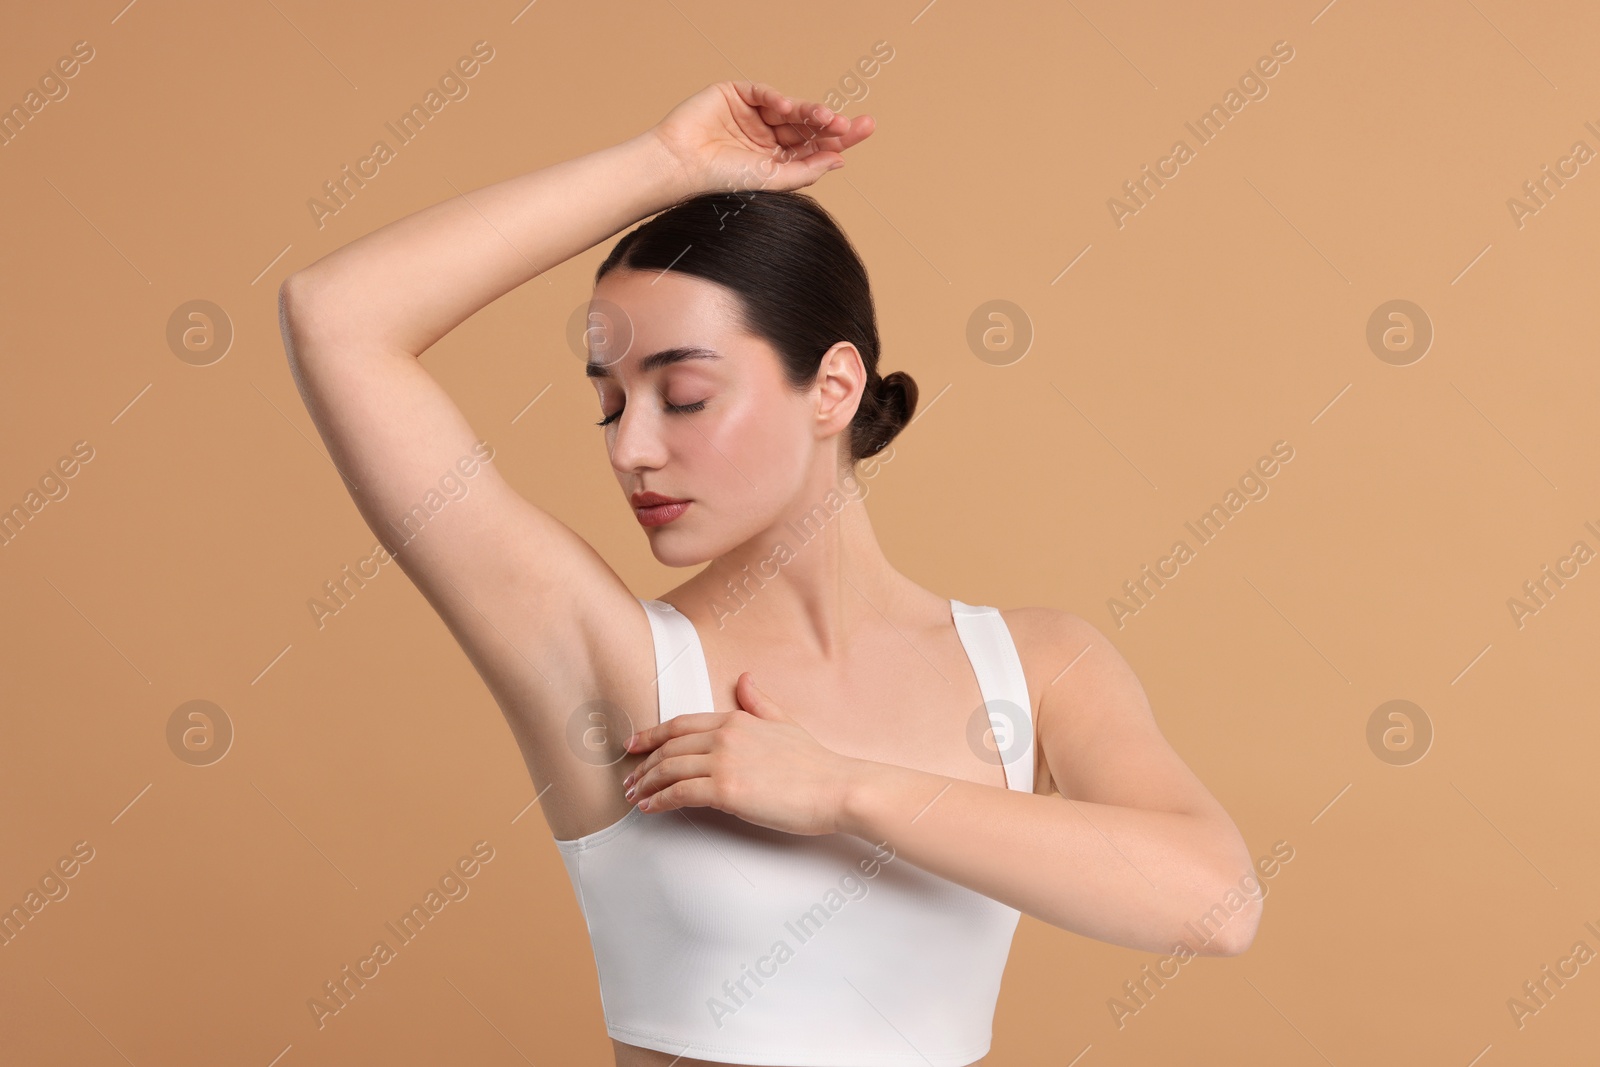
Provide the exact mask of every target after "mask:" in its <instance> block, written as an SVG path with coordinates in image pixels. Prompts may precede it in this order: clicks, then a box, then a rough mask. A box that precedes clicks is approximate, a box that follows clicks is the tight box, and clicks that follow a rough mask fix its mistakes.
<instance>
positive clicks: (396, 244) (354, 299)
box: [291, 131, 693, 355]
mask: <svg viewBox="0 0 1600 1067" xmlns="http://www.w3.org/2000/svg"><path fill="white" fill-rule="evenodd" d="M692 191H693V190H690V189H688V188H686V187H685V185H684V179H683V178H682V176H681V170H680V169H679V168H678V167H677V165H676V164H675V163H674V162H673V161H672V160H671V158H670V156H669V154H668V153H667V152H666V151H665V149H664V148H663V147H662V145H661V143H660V142H659V140H657V139H656V138H655V137H654V136H653V135H652V134H651V133H649V132H648V131H647V132H646V133H643V134H640V135H639V136H637V137H633V138H630V139H629V140H626V141H623V142H621V143H620V144H616V145H612V146H611V147H609V148H604V149H601V150H599V151H597V152H591V153H589V154H588V155H583V156H578V157H576V158H573V159H568V160H563V161H562V162H559V163H555V164H552V165H550V166H548V167H544V168H542V169H540V170H535V171H531V172H529V173H526V174H521V175H518V176H517V177H515V178H509V179H507V180H505V181H501V182H497V183H495V184H493V185H488V186H484V187H482V188H480V189H476V190H473V191H471V192H468V193H467V194H466V196H465V197H461V196H455V197H451V198H450V199H448V200H445V201H442V202H440V203H437V204H434V205H432V206H430V207H427V208H424V209H422V210H421V211H418V212H415V213H413V214H411V215H408V216H406V217H405V218H402V219H399V220H397V221H395V222H391V223H389V224H388V225H386V226H383V227H382V228H380V229H378V230H375V231H373V232H372V233H369V234H367V235H365V236H363V237H360V238H358V239H356V240H354V241H352V242H350V243H349V244H346V245H344V246H342V247H340V248H338V249H336V250H334V251H333V252H330V253H329V254H328V255H326V256H323V257H322V258H321V259H319V260H317V261H316V262H315V263H312V264H311V265H310V266H308V267H306V268H304V269H303V270H301V271H298V272H297V273H296V274H295V275H294V276H293V281H292V283H291V284H292V285H293V286H294V287H295V288H296V291H297V298H298V299H297V300H296V301H295V306H296V307H297V309H298V310H299V311H300V312H301V313H302V314H308V315H310V316H312V317H318V316H323V317H327V318H328V319H329V321H328V322H327V323H325V325H333V324H334V322H333V320H334V319H336V325H337V328H338V331H339V333H340V334H341V335H342V336H346V337H359V338H360V339H361V341H362V343H363V344H370V345H374V346H379V347H382V348H385V349H391V350H396V351H403V352H406V353H409V354H411V355H420V354H421V353H422V352H424V351H426V350H427V349H428V348H429V347H430V346H432V345H433V343H434V342H435V341H437V340H438V339H439V338H441V337H443V336H444V335H445V334H447V333H449V332H450V331H451V330H453V329H454V328H455V327H456V326H457V325H459V324H460V323H461V322H463V321H465V320H466V319H467V318H469V317H470V316H471V315H472V314H473V313H474V312H476V311H478V310H479V309H480V308H482V307H484V306H486V305H487V304H490V303H492V302H493V301H495V300H496V299H498V298H499V297H501V296H503V295H505V294H506V293H508V292H510V291H511V290H512V289H515V288H516V287H517V286H519V285H521V284H522V283H523V282H526V281H528V280H529V279H531V278H534V277H536V276H538V275H539V274H541V273H543V272H544V271H546V270H549V269H550V268H551V267H554V266H556V265H557V264H560V263H562V262H564V261H565V260H567V259H569V258H571V257H572V256H575V255H577V254H578V253H580V252H583V251H584V250H586V249H588V248H591V247H593V246H594V245H596V244H598V243H599V242H601V241H603V240H605V239H606V238H607V237H610V236H612V235H613V234H616V233H618V232H619V231H621V230H623V229H625V228H626V227H628V226H630V225H632V224H633V223H635V222H638V221H639V220H640V219H643V218H646V217H647V216H649V215H652V214H654V213H656V212H658V211H661V210H663V209H665V208H667V207H669V206H671V205H672V204H673V203H674V202H675V201H676V200H677V199H678V198H679V197H680V196H682V195H685V194H686V193H689V192H692ZM309 325H312V326H315V325H317V324H316V323H311V324H309Z"/></svg>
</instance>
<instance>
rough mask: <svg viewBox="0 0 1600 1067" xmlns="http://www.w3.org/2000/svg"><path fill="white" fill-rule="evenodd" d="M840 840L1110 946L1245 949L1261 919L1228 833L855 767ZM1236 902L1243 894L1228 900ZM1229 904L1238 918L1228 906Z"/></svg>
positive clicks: (1194, 821) (1177, 820)
mask: <svg viewBox="0 0 1600 1067" xmlns="http://www.w3.org/2000/svg"><path fill="white" fill-rule="evenodd" d="M852 769H853V774H852V775H851V778H850V784H849V786H848V787H847V789H846V794H845V798H844V801H843V810H842V812H841V818H840V820H839V829H840V830H841V831H842V832H844V833H849V834H852V835H854V836H857V837H860V838H863V839H864V840H866V841H869V842H872V843H874V844H876V843H879V842H887V843H888V846H889V847H890V848H892V849H893V850H894V852H895V855H896V856H897V857H899V858H903V859H907V860H909V861H910V862H911V863H913V864H914V865H916V866H918V867H921V868H923V869H924V870H927V871H930V872H932V873H933V874H936V875H939V876H940V877H942V878H946V879H948V880H950V881H952V882H956V883H957V884H959V885H963V886H966V887H967V888H969V889H972V890H974V891H976V892H979V893H982V894H984V895H985V896H988V897H992V898H994V899H995V900H998V901H1000V902H1001V903H1003V904H1007V905H1010V906H1011V907H1014V908H1016V909H1017V910H1019V911H1023V912H1026V913H1028V914H1029V915H1032V916H1034V917H1035V918H1038V919H1041V920H1042V921H1044V922H1047V923H1050V924H1051V925H1053V926H1059V927H1062V928H1063V929H1067V930H1072V931H1074V932H1076V933H1080V934H1083V935H1085V936H1087V937H1093V938H1095V939H1097V940H1101V941H1108V942H1110V943H1112V944H1116V945H1123V946H1127V947H1129V948H1138V949H1143V950H1147V951H1153V952H1154V951H1160V952H1170V951H1172V949H1173V946H1174V943H1175V942H1177V941H1178V940H1180V939H1181V940H1183V941H1184V942H1186V943H1187V944H1188V946H1189V949H1190V951H1192V952H1194V953H1196V954H1200V955H1227V954H1231V953H1233V952H1237V951H1242V950H1243V948H1244V946H1246V945H1248V944H1249V942H1250V940H1251V938H1252V937H1253V936H1254V931H1255V926H1256V923H1257V922H1258V921H1259V917H1260V910H1259V905H1258V902H1257V901H1255V900H1251V899H1248V898H1246V899H1245V900H1244V903H1243V904H1240V903H1239V901H1240V899H1241V898H1242V897H1244V896H1245V895H1244V894H1243V893H1241V892H1240V890H1239V886H1238V883H1239V881H1240V879H1241V878H1242V877H1243V876H1244V875H1246V874H1248V873H1251V871H1252V868H1251V863H1250V858H1249V855H1248V853H1247V852H1246V851H1245V849H1244V843H1243V841H1242V840H1240V838H1239V835H1238V832H1237V830H1235V829H1234V828H1233V827H1232V825H1231V824H1224V823H1223V822H1221V821H1218V820H1208V819H1203V818H1201V817H1199V816H1195V815H1186V814H1178V813H1174V812H1165V811H1145V810H1141V809H1136V808H1126V807H1116V806H1112V805H1107V804H1091V803H1087V802H1083V801H1073V800H1067V799H1065V798H1062V797H1047V796H1040V795H1037V794H1034V793H1023V792H1021V791H1018V790H1009V789H1001V788H998V787H996V786H989V785H983V784H980V783H977V782H969V781H965V780H962V779H956V778H949V777H946V776H944V775H939V774H930V773H928V772H925V771H918V770H913V769H911V768H908V767H897V766H892V765H890V764H886V763H877V762H873V761H867V760H859V761H855V763H854V764H853V768H852ZM1230 890H1232V893H1231V895H1230ZM1230 902H1231V906H1230Z"/></svg>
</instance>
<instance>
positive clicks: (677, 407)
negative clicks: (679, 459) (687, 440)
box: [595, 400, 706, 426]
mask: <svg viewBox="0 0 1600 1067" xmlns="http://www.w3.org/2000/svg"><path fill="white" fill-rule="evenodd" d="M705 406H706V402H705V401H704V400H696V401H695V402H694V403H693V404H668V405H667V410H668V411H669V412H671V413H672V414H674V415H692V414H694V413H695V412H696V411H699V410H700V409H701V408H703V407H705ZM621 417H622V408H618V409H617V410H616V411H614V412H612V413H611V414H610V415H607V416H606V417H605V418H603V419H601V420H600V421H599V422H597V423H595V425H596V426H609V425H610V424H611V423H613V422H616V421H617V420H618V419H619V418H621Z"/></svg>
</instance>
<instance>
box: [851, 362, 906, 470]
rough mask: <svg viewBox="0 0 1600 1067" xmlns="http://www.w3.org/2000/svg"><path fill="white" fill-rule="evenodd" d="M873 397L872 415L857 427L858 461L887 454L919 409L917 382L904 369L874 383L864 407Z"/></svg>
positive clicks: (865, 399)
mask: <svg viewBox="0 0 1600 1067" xmlns="http://www.w3.org/2000/svg"><path fill="white" fill-rule="evenodd" d="M869 398H870V403H871V413H870V416H869V417H868V418H866V419H865V420H864V421H862V422H860V423H858V424H857V425H856V426H855V427H854V429H855V430H856V432H857V438H858V441H859V442H860V443H859V447H858V448H857V450H856V451H857V458H858V459H866V458H867V457H868V456H875V455H877V454H878V453H879V452H881V451H883V450H884V449H885V448H887V447H888V445H889V442H890V441H893V440H894V438H895V436H896V435H897V434H899V432H900V431H901V430H903V429H904V428H905V425H906V423H908V422H910V421H911V416H912V415H913V414H914V413H915V412H916V410H917V383H916V381H915V380H914V379H913V378H912V377H911V375H909V374H907V373H906V372H905V371H903V370H897V371H891V372H890V373H888V374H886V375H884V376H883V377H882V378H879V379H878V380H877V381H876V382H873V383H872V387H871V389H870V390H868V391H867V393H866V394H865V395H864V396H863V398H862V403H863V406H865V405H866V404H867V403H868V402H869Z"/></svg>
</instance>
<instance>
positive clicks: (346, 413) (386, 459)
mask: <svg viewBox="0 0 1600 1067" xmlns="http://www.w3.org/2000/svg"><path fill="white" fill-rule="evenodd" d="M798 107H799V105H797V104H795V103H794V102H793V101H790V100H789V99H788V98H786V97H783V96H782V95H781V94H779V93H777V92H776V91H775V90H772V89H771V88H770V87H767V86H763V85H759V84H756V83H750V82H724V83H717V84H715V85H711V86H707V87H706V88H705V89H703V90H701V91H700V92H698V93H696V94H695V95H694V96H691V97H690V98H689V99H687V100H685V101H684V102H683V103H681V104H679V105H678V106H677V107H676V108H674V109H673V110H672V111H671V112H670V113H668V115H667V116H666V117H665V118H664V119H662V121H661V122H660V123H658V124H657V125H656V126H654V127H652V128H651V129H649V130H647V131H646V132H644V133H642V134H639V135H638V136H635V137H633V138H630V139H628V140H626V141H624V142H622V143H620V144H617V145H613V146H611V147H609V148H605V149H602V150H600V151H597V152H593V153H591V154H589V155H585V156H581V157H579V158H576V159H571V160H567V161H564V162H560V163H556V164H554V165H552V166H549V167H545V168H544V169H542V170H537V171H533V172H531V173H527V174H523V175H520V176H518V177H514V178H511V179H508V180H505V181H501V182H499V183H497V184H494V185H489V186H486V187H484V188H480V189H477V190H474V191H472V192H470V193H467V194H465V195H463V196H456V197H452V198H450V199H449V200H446V201H443V202H441V203H438V204H434V205H433V206H431V207H428V208H425V209H423V210H421V211H418V212H416V213H415V214H412V215H410V216H407V217H405V218H402V219H400V220H398V221H396V222H392V223H390V224H388V225H386V226H384V227H382V228H381V229H378V230H376V231H374V232H372V233H370V234H367V235H366V236H363V237H361V238H359V239H358V240H355V241H352V242H351V243H349V244H347V245H345V246H343V247H341V248H339V249H337V250H335V251H334V252H331V253H330V254H328V255H326V256H324V257H323V258H322V259H320V260H318V261H316V262H315V263H313V264H311V265H310V266H308V267H306V268H304V269H302V270H299V271H297V272H295V273H294V274H292V275H290V276H289V277H288V279H287V280H285V281H284V282H283V285H282V287H281V288H280V290H279V307H280V318H281V326H282V331H283V339H284V347H285V349H286V351H287V354H288V359H289V363H290V367H291V369H292V371H293V374H294V379H295V382H296V385H297V387H298V388H299V391H300V394H301V396H302V398H303V399H304V401H305V404H306V408H307V410H308V411H309V413H310V415H311V418H312V421H313V422H314V423H315V424H316V427H317V430H318V432H319V433H320V434H321V435H322V438H323V440H324V441H325V442H326V443H327V447H328V451H329V453H330V455H331V456H332V458H333V462H334V464H335V465H336V467H337V468H338V470H339V472H340V473H341V475H342V476H343V478H344V480H345V484H346V488H347V489H348V490H349V492H350V494H351V496H352V497H353V498H354V500H355V502H356V506H357V508H358V509H359V510H360V512H361V514H362V516H363V518H365V519H366V522H367V524H368V526H369V527H370V528H371V529H372V530H373V532H374V533H375V534H377V536H378V537H379V538H380V540H381V541H382V542H383V543H384V545H385V546H386V547H387V548H389V549H390V550H391V551H392V552H393V553H394V555H395V558H396V559H397V560H398V562H399V563H400V566H401V568H402V569H403V570H404V571H405V573H406V574H407V575H408V576H409V577H410V578H411V579H412V581H413V582H415V583H416V585H417V587H418V588H419V589H420V590H421V591H422V593H423V594H424V596H426V597H427V599H428V601H429V602H430V603H431V604H432V605H433V607H434V608H435V609H436V610H437V611H438V612H439V614H440V615H441V617H442V618H443V619H444V621H445V622H446V624H447V625H448V626H449V627H450V629H451V631H452V632H453V633H454V635H455V636H456V638H457V639H458V640H459V641H460V642H461V644H462V646H463V648H464V649H465V650H466V651H467V653H468V655H469V656H470V657H471V658H472V660H473V663H474V665H475V666H476V667H477V668H478V669H479V672H480V673H481V674H482V675H483V676H484V678H485V680H486V681H488V682H489V683H490V686H491V688H492V689H493V690H494V691H495V695H496V697H497V699H499V700H500V702H501V706H502V708H505V709H506V710H507V712H508V714H509V712H510V711H511V709H510V708H509V707H507V701H508V700H519V701H520V700H527V701H529V702H531V703H534V704H541V705H545V706H563V707H570V706H572V704H571V703H568V701H570V700H571V699H572V698H573V697H574V696H576V695H578V694H583V693H585V692H588V693H590V694H592V692H593V677H592V676H593V672H594V666H595V665H594V663H593V661H592V655H593V654H594V652H593V650H595V649H607V648H610V647H611V646H614V645H615V644H617V639H618V638H619V637H622V636H625V635H624V634H622V633H619V629H618V627H619V622H618V620H619V619H621V620H623V622H622V623H620V625H622V626H626V625H628V622H629V621H630V620H631V622H632V623H633V624H634V625H635V627H636V629H637V630H638V631H639V632H640V633H639V636H640V641H641V642H642V643H643V645H644V647H646V648H648V631H647V629H646V622H645V619H644V616H643V613H642V612H641V611H640V610H639V608H638V606H637V603H636V602H635V601H634V599H633V596H632V594H631V593H630V592H629V590H628V589H627V588H626V587H625V586H624V584H623V583H622V581H621V580H620V579H619V578H618V577H617V575H616V574H615V573H614V572H613V571H612V569H611V568H610V567H609V566H608V565H607V564H606V563H605V561H604V560H603V559H602V558H601V557H600V556H599V555H598V554H597V553H596V552H595V551H594V550H593V549H592V548H591V547H590V546H589V545H588V544H587V543H586V542H585V541H584V540H583V539H582V538H580V537H579V536H578V535H577V534H576V533H575V532H573V531H572V530H571V529H570V528H568V527H567V526H566V525H565V524H563V523H561V522H560V521H559V520H557V519H555V518H554V517H552V516H551V515H549V514H547V513H546V512H545V511H543V510H541V509H540V508H538V507H536V506H535V505H533V504H532V503H530V502H529V501H527V500H526V499H524V498H523V497H522V496H520V495H519V494H518V493H516V492H515V491H514V490H513V489H512V488H511V487H510V486H509V485H508V484H507V483H506V481H505V480H504V479H503V478H502V477H501V476H500V474H499V473H498V472H497V471H496V469H495V467H494V464H493V462H492V459H493V455H494V444H495V442H494V441H493V440H492V435H490V436H491V439H489V440H485V439H484V435H481V434H479V433H477V432H475V431H474V430H473V428H472V427H471V426H469V425H468V423H467V421H466V419H465V418H464V417H463V415H462V413H461V411H460V410H459V409H458V408H457V406H456V405H455V404H454V403H453V402H452V401H451V399H450V397H449V396H448V395H447V394H446V393H445V391H444V390H443V389H442V388H441V387H440V385H439V384H438V382H436V381H435V380H434V378H433V377H432V376H431V375H430V374H429V373H428V372H427V371H426V370H425V369H424V368H423V366H422V364H421V362H420V360H419V359H418V358H417V357H419V356H420V355H422V353H423V352H425V351H427V349H428V348H429V347H430V346H431V345H433V343H434V342H435V341H437V340H438V339H439V338H440V337H442V336H444V335H445V334H446V333H448V332H449V331H450V330H452V329H453V328H454V327H455V326H456V325H457V324H459V323H461V322H462V321H464V320H465V319H466V318H468V317H469V316H470V315H472V314H473V312H475V311H477V310H478V309H480V308H482V307H484V306H485V305H487V304H489V303H490V302H491V301H493V300H495V299H496V298H498V297H499V296H501V295H503V294H505V293H507V292H509V291H511V290H512V289H514V288H516V287H517V286H519V285H521V284H522V283H523V282H525V281H528V280H529V279H531V278H533V277H535V276H536V275H538V274H539V273H541V272H543V271H545V270H548V269H549V268H551V267H553V266H555V265H557V264H559V263H561V262H563V261H564V260H566V259H568V258H569V257H571V256H573V255H576V254H577V253H580V252H582V251H584V250H585V249H588V248H589V247H591V246H593V245H595V244H597V243H599V242H600V241H603V240H605V239H606V238H608V237H610V236H612V235H614V234H616V233H617V232H619V231H621V230H622V229H624V228H626V227H628V226H629V225H631V224H633V223H635V222H637V221H639V220H640V219H642V218H644V217H646V216H648V215H651V214H653V213H655V212H657V211H660V210H663V209H664V208H666V207H669V206H671V205H672V204H673V203H674V202H676V201H677V200H679V199H681V198H684V197H687V196H692V195H695V194H697V193H700V192H704V191H711V190H716V189H722V188H727V187H730V186H735V187H737V186H738V185H739V183H740V182H741V181H743V183H744V185H745V187H748V188H754V187H765V188H778V189H783V188H796V187H798V186H801V185H804V184H808V183H809V182H811V181H814V180H815V178H816V176H817V175H818V174H820V173H821V171H822V170H823V169H825V166H826V164H827V163H829V162H831V161H833V160H835V159H837V158H838V155H837V153H836V152H831V151H829V148H831V147H838V146H842V144H843V143H844V141H845V140H855V139H859V137H860V136H865V135H866V132H870V130H863V131H860V132H859V134H856V135H852V134H851V132H850V131H851V124H850V123H849V122H847V121H845V120H844V119H843V118H842V117H839V118H837V119H835V117H834V116H832V115H828V116H826V117H825V118H823V119H820V120H817V121H814V122H812V123H811V124H810V125H808V126H806V127H800V126H796V125H794V124H793V122H791V120H798V118H799V115H798ZM533 124H536V119H535V121H534V123H531V124H530V125H533ZM841 126H842V127H843V129H842V130H841V129H840V127H841ZM841 133H843V134H844V135H845V136H844V137H841V136H840V135H841ZM819 134H820V135H821V136H819ZM786 146H787V150H785V147H786ZM752 162H756V163H758V164H760V165H757V166H755V167H752ZM574 373H578V372H577V371H576V369H575V370H574Z"/></svg>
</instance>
